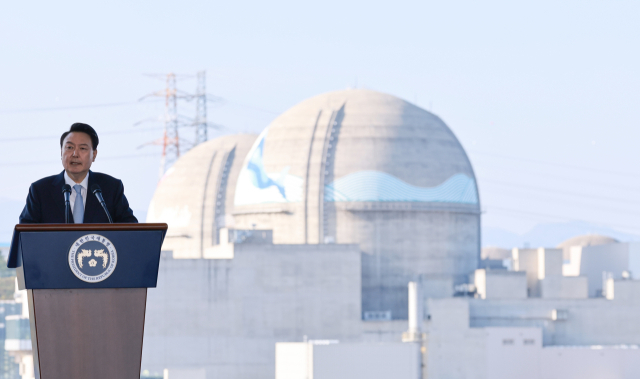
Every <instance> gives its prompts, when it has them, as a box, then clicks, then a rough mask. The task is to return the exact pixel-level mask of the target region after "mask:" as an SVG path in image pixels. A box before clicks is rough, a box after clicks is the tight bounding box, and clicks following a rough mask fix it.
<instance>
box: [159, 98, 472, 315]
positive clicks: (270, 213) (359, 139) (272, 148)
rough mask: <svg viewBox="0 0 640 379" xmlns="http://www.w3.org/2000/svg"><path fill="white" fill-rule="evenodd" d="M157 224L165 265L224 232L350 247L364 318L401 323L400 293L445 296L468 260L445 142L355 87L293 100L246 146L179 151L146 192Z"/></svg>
mask: <svg viewBox="0 0 640 379" xmlns="http://www.w3.org/2000/svg"><path fill="white" fill-rule="evenodd" d="M254 141H255V142H254ZM250 144H253V146H251V147H250V148H249V145H250ZM232 151H233V156H232V158H228V157H227V156H228V155H229V154H231V152H232ZM242 161H244V162H242ZM223 167H227V169H224V168H223ZM224 170H227V171H224ZM185 193H189V194H191V195H190V196H188V197H186V196H184V195H179V194H185ZM216 204H217V205H216ZM221 204H222V207H223V208H224V209H221ZM161 220H172V221H169V225H170V230H169V233H168V236H167V242H166V243H165V248H168V249H171V250H173V252H174V253H173V254H174V257H176V258H198V257H203V256H205V255H206V251H207V249H208V248H210V247H211V246H213V245H215V244H216V243H218V242H217V240H216V238H217V233H218V230H219V229H220V228H221V227H224V226H227V227H231V228H235V229H245V230H251V229H260V230H272V231H273V242H274V243H275V244H332V243H337V244H358V245H359V246H360V248H361V250H362V252H363V259H362V292H363V293H362V311H363V317H365V318H369V319H370V318H376V317H381V318H383V319H385V318H387V319H388V318H392V319H404V318H406V317H407V290H406V286H407V283H408V282H409V281H411V280H416V279H417V278H418V277H420V276H421V277H422V280H423V281H424V282H425V283H426V285H425V288H426V292H427V293H426V295H427V296H430V297H449V296H451V295H452V293H453V286H454V285H455V284H458V283H464V282H466V278H467V275H468V274H469V273H471V272H472V271H473V270H475V269H476V268H477V266H478V259H479V255H480V204H479V200H478V190H477V185H476V182H475V176H474V173H473V169H472V167H471V164H470V162H469V159H468V157H467V155H466V153H465V151H464V149H463V148H462V146H461V145H460V143H459V141H458V140H457V139H456V137H455V136H454V134H453V133H452V132H451V130H450V129H449V128H448V127H447V126H446V125H445V123H444V122H443V121H442V120H441V119H440V118H438V117H437V116H435V115H434V114H432V113H430V112H427V111H425V110H424V109H421V108H419V107H417V106H415V105H413V104H410V103H408V102H406V101H404V100H401V99H399V98H396V97H394V96H391V95H387V94H382V93H379V92H374V91H370V90H361V89H357V90H346V91H336V92H330V93H326V94H322V95H319V96H316V97H313V98H311V99H308V100H305V101H303V102H301V103H300V104H298V105H296V106H294V107H293V108H291V109H289V110H288V111H286V112H284V113H283V114H282V115H281V116H279V117H278V118H276V119H275V120H274V121H273V122H272V123H271V125H269V126H268V127H267V128H266V129H265V130H264V131H263V132H262V134H261V135H260V136H259V137H258V138H257V139H255V136H250V135H246V136H227V137H223V138H219V139H216V140H214V141H210V142H208V143H206V144H204V145H203V146H199V147H198V148H196V149H194V150H193V151H191V152H189V153H188V154H186V155H185V156H184V157H182V158H181V159H180V160H179V161H178V162H177V163H176V164H175V166H174V167H173V168H172V169H171V171H170V172H168V173H167V175H166V176H165V178H164V179H163V180H162V183H161V184H160V185H159V186H158V190H157V192H156V195H155V196H154V199H153V202H152V205H151V207H150V211H149V221H161Z"/></svg>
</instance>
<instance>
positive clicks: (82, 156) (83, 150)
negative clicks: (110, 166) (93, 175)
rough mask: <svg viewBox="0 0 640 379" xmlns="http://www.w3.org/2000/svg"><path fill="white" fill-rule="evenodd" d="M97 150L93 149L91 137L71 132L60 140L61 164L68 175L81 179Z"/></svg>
mask: <svg viewBox="0 0 640 379" xmlns="http://www.w3.org/2000/svg"><path fill="white" fill-rule="evenodd" d="M96 155H98V151H97V150H93V145H92V144H91V137H89V135H88V134H86V133H82V132H71V133H69V134H68V135H67V137H66V138H65V139H64V141H62V166H63V167H64V169H65V170H66V171H67V173H68V174H69V176H70V177H71V178H72V179H74V180H76V179H79V181H82V179H84V177H85V175H87V173H88V172H89V169H90V168H91V163H93V161H95V159H96Z"/></svg>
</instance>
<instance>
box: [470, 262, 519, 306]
mask: <svg viewBox="0 0 640 379" xmlns="http://www.w3.org/2000/svg"><path fill="white" fill-rule="evenodd" d="M474 278H475V286H476V290H477V292H478V295H479V296H480V298H481V299H525V298H526V297H527V278H526V274H525V273H524V272H514V271H506V270H485V269H478V270H476V272H475V276H474Z"/></svg>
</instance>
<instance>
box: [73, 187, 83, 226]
mask: <svg viewBox="0 0 640 379" xmlns="http://www.w3.org/2000/svg"><path fill="white" fill-rule="evenodd" d="M73 189H74V190H76V200H75V202H74V203H73V221H74V222H75V223H76V224H82V221H83V220H84V202H83V201H82V191H81V190H82V186H81V185H80V184H76V185H75V186H73Z"/></svg>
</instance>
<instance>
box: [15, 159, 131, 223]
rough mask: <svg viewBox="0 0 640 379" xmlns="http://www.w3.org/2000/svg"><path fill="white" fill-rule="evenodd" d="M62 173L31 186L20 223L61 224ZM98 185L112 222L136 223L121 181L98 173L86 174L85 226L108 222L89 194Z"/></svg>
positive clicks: (100, 207) (62, 219) (94, 197)
mask: <svg viewBox="0 0 640 379" xmlns="http://www.w3.org/2000/svg"><path fill="white" fill-rule="evenodd" d="M64 184H65V182H64V171H62V172H61V173H59V174H58V175H53V176H48V177H46V178H43V179H40V180H38V181H37V182H35V183H33V184H31V187H30V188H29V196H27V204H26V205H25V206H24V209H23V210H22V214H21V215H20V223H21V224H64V195H63V194H62V186H63V185H64ZM93 184H97V185H99V186H100V188H101V189H102V196H103V197H104V202H105V203H106V204H107V209H108V210H109V213H110V214H111V218H112V219H113V222H114V223H116V222H128V223H137V222H138V219H136V217H135V216H134V215H133V211H132V210H131V208H129V202H128V201H127V198H126V197H125V196H124V186H123V185H122V181H121V180H119V179H116V178H114V177H112V176H109V175H106V174H101V173H99V172H92V171H89V183H88V187H89V188H87V201H86V205H85V206H84V220H83V223H85V224H98V223H109V219H108V218H107V215H106V214H105V213H104V210H103V209H102V206H101V205H100V202H99V201H98V199H97V198H96V196H95V195H94V194H93V193H91V186H92V185H93ZM71 213H72V212H71V211H70V212H69V218H70V220H69V222H73V214H71Z"/></svg>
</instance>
